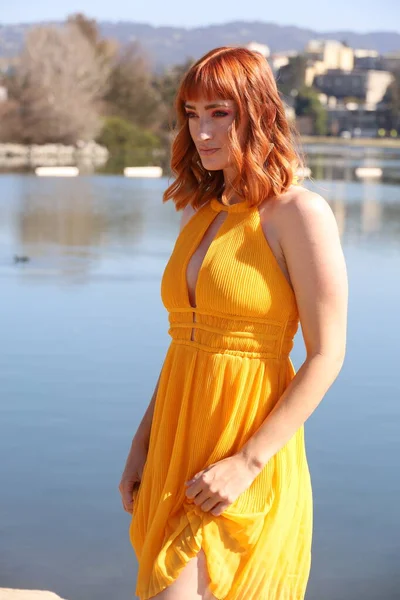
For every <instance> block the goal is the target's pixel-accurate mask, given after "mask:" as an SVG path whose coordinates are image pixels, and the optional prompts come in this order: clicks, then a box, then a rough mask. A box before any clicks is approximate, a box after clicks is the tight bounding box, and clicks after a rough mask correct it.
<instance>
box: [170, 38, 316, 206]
mask: <svg viewBox="0 0 400 600" xmlns="http://www.w3.org/2000/svg"><path fill="white" fill-rule="evenodd" d="M199 98H204V99H206V100H208V101H210V100H213V99H215V98H223V99H229V100H233V101H234V103H235V105H236V108H237V114H236V117H235V120H234V121H233V123H232V126H231V128H230V129H229V144H230V151H231V156H232V163H233V166H234V169H235V173H236V175H235V178H234V180H233V181H231V182H229V183H230V186H231V187H232V192H230V193H229V196H227V197H228V198H229V197H230V195H231V193H235V192H236V193H237V194H238V195H239V196H240V197H243V198H248V199H249V202H250V204H251V205H253V206H255V205H258V204H260V202H262V201H263V200H265V199H266V198H272V197H277V196H279V195H280V194H282V193H284V192H285V191H286V190H287V189H288V188H289V187H290V185H291V184H292V183H293V181H294V179H296V180H298V179H299V177H298V176H297V175H296V173H297V170H298V169H299V168H300V167H302V166H303V164H304V162H303V160H302V158H301V156H300V154H299V153H298V151H296V149H295V140H296V138H299V136H298V132H297V131H296V129H295V127H294V125H292V124H291V123H290V122H289V121H288V119H287V117H286V114H285V109H284V105H283V102H282V100H281V98H280V96H279V92H278V89H277V86H276V82H275V79H274V75H273V73H272V71H271V68H270V66H269V64H268V62H267V60H266V59H265V58H264V56H262V54H260V53H259V52H255V51H252V50H249V49H247V48H242V47H230V46H223V47H220V48H215V49H214V50H211V51H210V52H208V53H207V54H205V55H204V56H203V57H202V58H200V59H199V60H198V61H197V62H195V63H194V64H193V65H192V66H191V67H190V68H189V70H188V71H187V72H186V74H185V75H184V76H183V79H182V80H181V82H180V86H179V89H178V91H177V94H176V97H175V102H174V108H175V112H176V117H177V120H176V130H175V136H174V140H173V142H172V152H171V162H170V165H171V171H172V173H173V174H174V175H175V176H176V179H175V181H174V183H173V184H172V185H170V186H169V187H168V188H167V189H166V190H165V192H164V194H163V202H166V201H167V200H169V199H171V198H172V199H173V201H174V203H175V208H176V210H181V209H182V208H184V207H185V206H186V205H187V204H189V203H190V204H191V205H192V206H193V207H194V208H198V207H199V206H201V205H202V204H204V203H206V202H207V201H208V200H210V199H211V198H214V197H220V196H221V194H222V192H223V191H224V187H225V186H224V174H223V171H222V170H217V171H208V170H207V169H205V168H204V167H203V164H202V161H201V158H200V156H199V154H198V152H197V149H196V146H195V144H194V142H193V140H192V137H191V135H190V131H189V123H188V117H187V116H186V112H185V109H184V106H185V102H187V101H188V100H193V101H196V100H198V99H199ZM246 116H247V117H248V127H247V131H246V134H245V136H246V139H245V143H244V148H243V150H242V149H241V146H240V142H239V139H238V137H237V129H238V126H239V125H240V123H241V121H242V119H243V118H245V117H246ZM298 145H300V144H298Z"/></svg>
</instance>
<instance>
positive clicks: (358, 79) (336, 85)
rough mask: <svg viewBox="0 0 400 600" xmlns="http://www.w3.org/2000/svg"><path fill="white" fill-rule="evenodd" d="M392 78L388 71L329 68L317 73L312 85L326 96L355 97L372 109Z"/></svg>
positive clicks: (380, 99)
mask: <svg viewBox="0 0 400 600" xmlns="http://www.w3.org/2000/svg"><path fill="white" fill-rule="evenodd" d="M392 80H393V75H392V74H391V73H389V72H388V71H363V70H354V71H350V72H345V71H342V70H340V69H329V70H328V71H327V72H326V73H323V74H321V75H317V76H316V77H315V79H314V81H313V85H314V87H316V88H317V89H318V90H320V91H321V92H322V93H323V94H325V95H326V96H335V97H336V98H338V99H344V98H356V99H357V100H359V101H360V102H362V103H364V104H365V106H366V108H367V109H374V108H376V105H377V104H378V103H379V102H381V101H382V98H383V96H384V95H385V92H386V90H387V88H388V86H389V85H390V83H391V82H392Z"/></svg>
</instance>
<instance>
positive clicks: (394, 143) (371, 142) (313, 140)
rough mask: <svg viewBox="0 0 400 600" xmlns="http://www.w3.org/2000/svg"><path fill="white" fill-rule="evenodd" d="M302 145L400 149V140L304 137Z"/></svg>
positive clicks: (321, 136)
mask: <svg viewBox="0 0 400 600" xmlns="http://www.w3.org/2000/svg"><path fill="white" fill-rule="evenodd" d="M300 139H301V142H302V144H324V145H333V144H335V145H339V146H373V147H376V148H400V137H399V138H362V137H359V138H358V137H355V138H341V137H333V136H326V135H302V136H300Z"/></svg>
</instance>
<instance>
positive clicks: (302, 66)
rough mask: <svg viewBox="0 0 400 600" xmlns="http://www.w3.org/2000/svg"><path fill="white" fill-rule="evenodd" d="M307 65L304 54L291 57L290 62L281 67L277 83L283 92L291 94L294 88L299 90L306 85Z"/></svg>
mask: <svg viewBox="0 0 400 600" xmlns="http://www.w3.org/2000/svg"><path fill="white" fill-rule="evenodd" d="M306 67H307V59H306V57H305V56H303V55H302V54H299V55H298V56H292V57H290V58H289V62H288V64H287V65H284V66H283V67H281V68H280V69H279V71H278V74H277V78H276V84H277V87H278V90H279V91H280V93H281V94H284V95H285V96H291V95H292V91H293V90H294V91H296V90H299V89H300V88H302V87H303V86H304V82H305V76H306Z"/></svg>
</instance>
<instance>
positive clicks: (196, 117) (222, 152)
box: [185, 98, 247, 174]
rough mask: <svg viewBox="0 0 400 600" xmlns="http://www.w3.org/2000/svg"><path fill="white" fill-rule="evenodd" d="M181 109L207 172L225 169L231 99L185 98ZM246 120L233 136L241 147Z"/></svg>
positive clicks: (232, 111)
mask: <svg viewBox="0 0 400 600" xmlns="http://www.w3.org/2000/svg"><path fill="white" fill-rule="evenodd" d="M185 111H186V115H187V118H188V121H189V131H190V135H191V136H192V139H193V142H194V144H195V146H196V149H197V151H198V153H199V156H200V158H201V161H202V163H203V167H204V168H205V169H207V171H217V170H221V169H222V170H224V171H225V174H227V173H228V172H229V167H230V165H231V153H230V145H229V138H228V134H229V130H230V129H231V127H232V123H233V121H234V120H235V117H236V114H237V109H236V106H235V103H234V101H233V100H223V99H218V98H217V99H215V100H211V101H210V100H204V99H202V98H200V99H199V100H198V101H197V102H192V101H190V100H188V101H187V102H186V103H185ZM246 127H247V122H244V123H241V124H240V126H239V128H238V131H237V135H238V138H239V141H240V144H241V146H242V147H243V143H244V139H245V135H244V134H245V130H246Z"/></svg>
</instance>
